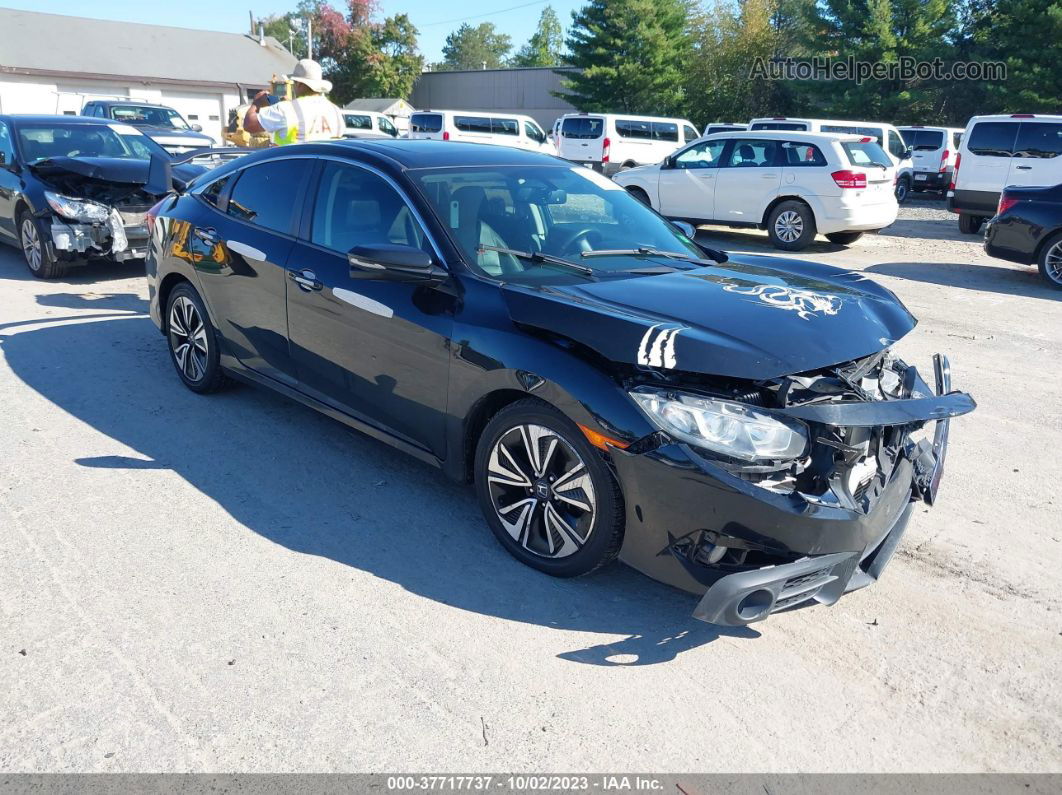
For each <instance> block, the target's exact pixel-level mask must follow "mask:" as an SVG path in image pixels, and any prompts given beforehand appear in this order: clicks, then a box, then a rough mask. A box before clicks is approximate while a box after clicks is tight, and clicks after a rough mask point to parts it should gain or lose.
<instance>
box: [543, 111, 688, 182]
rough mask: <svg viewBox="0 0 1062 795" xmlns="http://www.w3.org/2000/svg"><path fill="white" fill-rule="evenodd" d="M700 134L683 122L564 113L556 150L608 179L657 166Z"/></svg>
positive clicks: (640, 117)
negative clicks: (621, 172)
mask: <svg viewBox="0 0 1062 795" xmlns="http://www.w3.org/2000/svg"><path fill="white" fill-rule="evenodd" d="M700 137H701V136H700V133H698V132H697V128H696V127H694V126H693V124H692V122H689V121H686V120H685V119H666V118H662V117H659V116H631V115H627V114H622V113H568V114H566V115H564V116H561V118H560V138H559V139H558V146H557V150H558V153H559V154H560V156H561V157H563V158H564V159H565V160H571V161H572V162H574V163H580V164H581V165H584V166H589V167H590V168H592V169H594V170H595V171H601V172H603V173H604V174H606V175H608V176H611V175H613V174H615V173H616V172H617V171H620V170H622V169H625V168H632V167H633V166H644V165H648V164H649V163H659V162H660V161H661V160H663V159H664V158H665V157H667V156H668V155H669V154H671V153H672V152H674V151H675V150H676V149H677V148H678V147H680V146H684V145H685V144H688V143H689V142H690V141H696V140H697V139H698V138H700Z"/></svg>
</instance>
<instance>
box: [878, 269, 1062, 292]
mask: <svg viewBox="0 0 1062 795" xmlns="http://www.w3.org/2000/svg"><path fill="white" fill-rule="evenodd" d="M863 272H864V273H869V274H880V275H882V276H893V277H896V278H900V279H910V280H911V281H917V282H926V283H927V284H939V285H942V286H944V287H957V288H961V289H963V290H976V291H977V292H982V293H983V292H992V293H1005V294H1007V295H1020V296H1023V297H1025V298H1042V299H1044V300H1047V301H1062V290H1055V289H1054V288H1052V287H1050V286H1049V285H1047V284H1046V283H1045V282H1044V280H1043V277H1041V276H1040V272H1039V271H1038V270H1037V269H1036V268H1034V267H1026V266H1022V265H1013V266H1008V265H1003V266H997V265H980V264H974V263H969V262H967V263H959V262H879V263H878V264H876V265H868V266H867V267H865V268H864V269H863Z"/></svg>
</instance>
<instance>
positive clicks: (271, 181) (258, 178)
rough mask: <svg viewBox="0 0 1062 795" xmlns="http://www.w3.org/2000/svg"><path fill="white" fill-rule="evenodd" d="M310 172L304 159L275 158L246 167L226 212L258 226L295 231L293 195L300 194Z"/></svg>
mask: <svg viewBox="0 0 1062 795" xmlns="http://www.w3.org/2000/svg"><path fill="white" fill-rule="evenodd" d="M306 173H307V168H306V163H305V162H304V161H302V160H275V161H272V162H269V163H262V164H261V165H257V166H251V167H250V168H247V169H244V171H243V173H242V174H240V177H239V179H238V180H237V181H236V185H235V186H234V187H233V189H232V194H231V195H230V196H229V201H228V205H227V206H226V208H225V212H226V213H227V214H228V215H231V216H232V217H233V218H239V219H240V220H241V221H247V222H248V223H251V224H254V225H255V226H261V227H264V228H266V229H271V230H273V231H274V232H282V233H284V234H291V233H292V231H293V229H292V227H293V224H294V221H295V210H296V207H295V202H294V201H292V199H293V197H295V196H298V194H299V188H300V187H301V185H302V180H303V177H304V176H305V175H306Z"/></svg>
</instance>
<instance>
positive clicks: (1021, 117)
mask: <svg viewBox="0 0 1062 795" xmlns="http://www.w3.org/2000/svg"><path fill="white" fill-rule="evenodd" d="M1030 120H1033V121H1053V122H1062V116H1052V115H1051V114H1048V113H1001V114H998V115H995V116H971V117H970V121H968V122H967V123H966V126H967V127H969V126H970V125H971V124H973V123H974V122H975V121H1013V122H1019V121H1030Z"/></svg>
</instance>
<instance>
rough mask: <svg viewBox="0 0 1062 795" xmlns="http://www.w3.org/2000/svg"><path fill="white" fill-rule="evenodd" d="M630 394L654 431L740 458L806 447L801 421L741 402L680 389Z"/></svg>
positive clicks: (788, 456) (792, 453)
mask: <svg viewBox="0 0 1062 795" xmlns="http://www.w3.org/2000/svg"><path fill="white" fill-rule="evenodd" d="M630 396H631V397H632V398H634V400H635V402H636V403H637V404H638V405H639V406H640V407H641V409H642V411H644V412H645V413H646V415H648V417H649V419H650V420H651V421H652V422H653V424H654V425H656V426H657V427H658V428H660V430H662V431H666V432H667V433H669V434H671V435H672V436H674V437H675V438H677V439H681V440H682V441H684V442H688V443H689V444H692V445H695V446H696V447H703V448H707V449H708V450H712V451H714V452H716V453H722V454H723V455H727V456H730V457H732V458H738V459H741V460H742V461H763V460H769V461H777V460H780V459H781V460H792V459H794V458H799V457H800V456H801V455H803V453H804V450H805V449H806V448H807V444H808V438H807V433H806V430H805V427H804V425H803V424H802V423H799V422H796V421H792V420H785V419H782V418H780V417H776V416H773V415H771V414H768V413H767V412H765V411H757V410H756V409H754V408H752V407H751V406H746V405H745V404H744V403H735V402H734V401H731V400H717V399H715V398H706V397H699V396H697V395H689V394H684V393H682V392H669V393H664V392H655V391H636V392H631V393H630Z"/></svg>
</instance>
